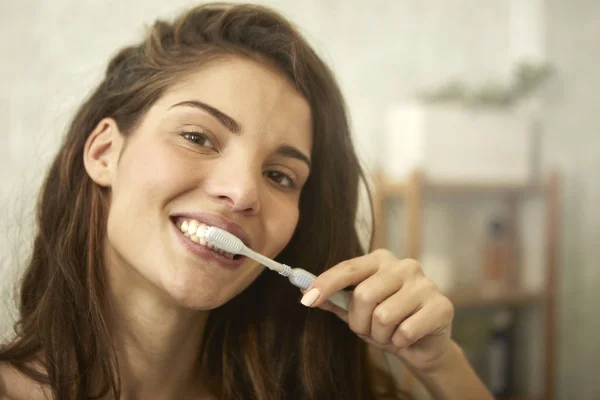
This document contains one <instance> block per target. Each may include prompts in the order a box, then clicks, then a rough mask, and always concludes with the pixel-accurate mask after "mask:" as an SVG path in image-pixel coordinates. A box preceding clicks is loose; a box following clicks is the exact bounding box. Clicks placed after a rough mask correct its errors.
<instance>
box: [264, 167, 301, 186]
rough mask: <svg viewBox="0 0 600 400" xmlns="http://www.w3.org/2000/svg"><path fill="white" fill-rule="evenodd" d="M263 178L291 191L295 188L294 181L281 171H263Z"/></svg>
mask: <svg viewBox="0 0 600 400" xmlns="http://www.w3.org/2000/svg"><path fill="white" fill-rule="evenodd" d="M264 176H266V177H267V178H269V179H270V180H272V181H273V182H275V183H276V184H277V185H279V186H281V187H283V188H285V189H293V188H295V187H296V184H295V183H294V180H293V179H292V178H291V177H290V176H289V175H288V174H286V173H285V172H281V171H265V172H264Z"/></svg>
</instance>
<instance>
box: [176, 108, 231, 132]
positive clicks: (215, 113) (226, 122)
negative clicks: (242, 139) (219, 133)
mask: <svg viewBox="0 0 600 400" xmlns="http://www.w3.org/2000/svg"><path fill="white" fill-rule="evenodd" d="M174 107H193V108H197V109H200V110H203V111H206V112H207V113H209V114H210V115H211V116H212V117H214V118H215V119H216V120H217V121H219V122H220V123H221V125H223V126H224V127H225V128H227V130H228V131H230V132H231V133H235V134H239V133H240V132H241V131H242V125H241V124H240V123H239V122H237V121H236V120H235V119H233V118H231V117H230V116H229V115H227V114H225V113H224V112H222V111H219V110H217V109H216V108H214V107H212V106H209V105H208V104H206V103H203V102H201V101H198V100H187V101H182V102H181V103H177V104H174V105H172V106H171V107H169V110H170V109H171V108H174Z"/></svg>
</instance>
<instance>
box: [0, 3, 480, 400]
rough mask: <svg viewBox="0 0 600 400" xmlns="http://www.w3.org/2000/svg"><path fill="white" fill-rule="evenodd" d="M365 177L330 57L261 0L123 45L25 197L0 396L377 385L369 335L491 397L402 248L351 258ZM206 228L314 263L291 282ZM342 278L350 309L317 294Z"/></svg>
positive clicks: (357, 395)
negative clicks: (23, 259)
mask: <svg viewBox="0 0 600 400" xmlns="http://www.w3.org/2000/svg"><path fill="white" fill-rule="evenodd" d="M363 178H364V177H363V174H362V172H361V170H360V167H359V163H358V161H357V158H356V155H355V152H354V149H353V147H352V144H351V140H350V133H349V128H348V123H347V117H346V113H345V109H344V101H343V99H342V96H341V94H340V91H339V89H338V86H337V84H336V82H335V80H334V78H333V76H332V74H331V72H330V70H329V69H328V68H327V67H326V65H325V64H324V63H323V62H322V61H321V60H320V59H319V58H318V57H317V56H316V54H315V53H314V51H313V50H312V49H311V48H310V47H309V46H308V45H307V43H306V42H305V41H304V40H303V39H302V37H301V36H300V35H299V34H298V33H297V32H296V30H295V29H294V28H293V27H292V26H291V25H290V23H289V22H287V21H286V20H284V19H283V18H282V17H281V16H279V15H277V14H276V13H274V12H272V11H270V10H267V9H265V8H262V7H257V6H248V5H235V6H233V5H231V6H230V5H212V4H211V5H204V6H200V7H197V8H195V9H192V10H191V11H189V12H187V13H185V14H183V15H181V16H180V17H179V18H177V19H176V20H175V21H174V22H173V23H167V22H163V21H158V22H156V23H155V24H154V26H153V27H152V29H151V30H150V32H149V33H148V35H147V37H146V38H145V39H144V40H143V41H142V42H141V43H139V44H138V45H135V46H131V47H127V48H124V49H122V50H121V51H120V52H119V53H118V54H117V55H116V56H115V57H114V58H113V59H112V60H111V61H110V63H109V65H108V67H107V70H106V75H105V78H104V80H103V81H102V82H101V83H100V85H99V86H98V87H97V89H96V90H95V91H94V93H93V94H92V95H91V97H90V98H89V99H88V100H87V101H86V102H85V103H84V104H83V105H82V106H81V108H80V109H79V111H78V113H77V114H76V116H75V118H74V120H73V122H72V124H71V126H70V129H69V131H68V133H67V136H66V137H65V140H64V142H63V144H62V146H61V148H60V150H59V152H58V155H57V156H56V159H55V160H54V163H53V164H52V166H51V168H50V171H49V173H48V175H47V177H46V180H45V184H44V187H43V190H42V192H41V195H40V199H39V204H38V210H37V223H38V230H37V232H36V236H35V243H34V248H33V253H32V255H31V259H30V262H29V265H28V267H27V270H26V272H25V276H24V279H23V282H22V286H21V291H20V321H19V322H18V324H17V326H16V335H15V337H14V340H12V341H11V342H10V343H7V344H5V345H4V347H2V348H1V349H0V362H1V363H2V364H1V366H0V377H1V378H0V382H2V384H0V393H2V397H3V398H8V399H44V398H48V399H49V398H53V399H61V400H63V399H86V398H111V399H112V398H120V399H268V400H271V399H273V400H275V399H314V400H317V399H318V400H322V399H345V400H347V399H379V398H406V396H405V395H404V394H403V393H402V392H401V391H398V390H396V389H395V387H394V385H393V383H392V381H391V379H390V375H389V372H386V371H383V370H381V369H380V368H379V367H378V366H382V365H384V364H383V363H382V362H381V360H382V352H388V353H390V354H391V355H393V356H395V357H398V358H400V359H401V360H402V361H403V362H404V363H405V364H406V365H407V366H408V367H409V368H411V369H412V370H413V371H414V372H415V374H416V375H417V376H418V377H419V378H420V379H422V381H423V383H424V384H425V385H426V387H427V388H428V389H429V390H430V392H431V393H432V395H433V397H434V398H436V399H457V398H460V399H463V400H464V399H477V400H483V399H489V398H491V396H490V394H489V393H488V391H487V390H486V389H485V387H484V386H483V385H482V383H481V382H480V381H479V379H478V378H477V376H476V375H475V374H474V372H473V371H472V369H471V368H470V366H469V364H468V362H467V361H466V359H465V357H464V356H463V354H462V352H461V350H460V349H459V348H458V346H457V345H456V344H455V343H454V342H453V341H452V340H451V336H450V332H451V323H452V317H453V308H452V305H451V303H450V301H449V300H448V299H447V298H446V297H444V296H443V295H442V294H441V293H440V292H439V290H438V289H437V288H436V286H435V285H434V284H433V283H432V282H431V281H430V280H429V279H427V278H426V277H425V276H424V274H423V272H422V270H421V268H420V266H419V264H418V263H417V262H416V261H413V260H398V259H396V258H395V257H394V256H393V255H392V254H391V253H390V252H388V251H385V250H376V251H373V252H371V253H368V254H365V252H364V251H363V249H362V248H361V245H360V242H359V238H358V234H357V231H356V228H355V217H356V213H357V203H358V189H359V184H360V181H361V179H363ZM206 226H218V227H221V228H223V229H226V230H228V231H229V232H231V233H233V234H235V235H236V236H238V237H239V238H241V239H242V240H244V241H245V242H246V244H248V245H249V246H250V247H251V248H253V249H254V250H256V251H258V252H260V253H262V254H264V255H266V256H269V257H273V258H275V257H276V258H277V259H278V260H279V261H281V262H283V263H286V264H288V265H291V266H293V267H302V268H304V269H307V270H310V271H312V272H313V273H314V274H315V275H318V278H317V279H316V280H315V282H314V284H313V286H312V288H311V289H310V290H308V291H306V293H305V294H304V296H303V297H302V299H301V302H299V301H298V299H299V296H300V295H301V293H299V292H298V291H297V289H295V288H294V287H293V286H292V285H290V284H289V283H288V282H287V280H286V279H285V278H282V277H280V276H279V275H277V274H276V273H273V272H271V271H265V269H264V268H263V267H262V266H260V265H258V264H257V263H255V262H253V261H251V260H249V259H246V258H243V257H233V258H232V257H231V255H229V254H222V253H220V252H216V251H214V250H212V249H210V248H209V247H207V246H206V242H205V239H204V232H205V229H206ZM345 288H346V289H347V288H351V289H353V292H352V293H353V294H352V300H351V304H350V308H349V310H348V311H347V312H346V311H343V310H341V309H339V308H336V307H335V306H333V305H331V304H330V303H329V302H328V301H327V300H326V299H327V298H328V297H329V296H330V295H331V294H333V293H334V292H336V291H339V290H342V289H345Z"/></svg>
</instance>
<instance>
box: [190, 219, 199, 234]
mask: <svg viewBox="0 0 600 400" xmlns="http://www.w3.org/2000/svg"><path fill="white" fill-rule="evenodd" d="M198 225H199V222H198V221H196V220H194V219H193V220H191V221H190V223H189V225H188V229H187V231H188V232H189V234H190V235H195V234H196V231H197V230H198Z"/></svg>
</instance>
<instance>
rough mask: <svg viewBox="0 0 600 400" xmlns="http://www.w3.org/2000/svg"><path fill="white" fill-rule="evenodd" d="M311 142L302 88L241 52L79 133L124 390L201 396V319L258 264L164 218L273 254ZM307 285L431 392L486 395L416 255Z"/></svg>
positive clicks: (319, 302)
mask: <svg viewBox="0 0 600 400" xmlns="http://www.w3.org/2000/svg"><path fill="white" fill-rule="evenodd" d="M189 101H200V102H202V103H204V104H208V105H210V106H211V107H213V108H215V109H217V110H219V111H220V112H222V113H224V114H226V115H228V116H229V117H231V118H232V119H234V120H235V121H237V123H238V124H239V125H240V129H239V132H236V133H232V132H231V131H230V130H231V129H229V128H231V126H229V128H227V127H226V126H225V125H227V124H225V125H224V124H223V123H222V121H220V120H219V119H218V118H215V117H214V116H213V115H211V113H209V112H206V111H203V110H201V109H198V108H197V107H191V106H185V105H184V106H175V107H174V105H176V104H179V103H181V102H189ZM233 130H234V131H235V129H233ZM281 146H288V148H289V147H292V148H294V149H295V151H296V153H294V154H295V156H291V155H290V152H289V151H287V152H284V153H285V154H282V152H281V151H279V150H280V149H281ZM311 146H312V131H311V115H310V108H309V106H308V104H307V102H306V101H305V99H304V98H303V97H302V96H301V95H300V94H299V93H298V92H297V91H296V90H295V89H294V88H293V86H292V85H290V83H289V82H288V81H287V80H286V79H285V78H284V77H283V76H282V75H281V74H280V73H278V72H277V71H275V70H273V69H271V68H268V67H266V66H265V65H262V64H259V63H257V62H255V61H250V60H247V59H242V58H230V59H228V60H225V61H220V62H219V63H213V64H209V65H206V66H204V67H202V69H200V70H198V71H197V72H195V73H193V74H191V75H190V76H189V77H188V78H187V79H186V80H185V81H182V82H180V83H179V84H178V85H176V86H175V87H173V88H171V89H170V90H169V91H168V92H167V93H166V94H165V95H164V96H163V97H162V98H161V99H159V100H158V102H157V103H156V104H155V105H154V106H153V107H152V108H151V109H150V110H149V111H148V113H147V114H146V115H145V116H144V118H143V120H142V122H141V124H140V125H139V126H138V127H137V128H136V129H135V131H134V132H132V134H131V135H130V136H129V137H128V138H127V139H125V137H124V136H123V135H122V132H120V131H119V127H118V126H117V124H116V123H115V121H113V120H111V119H105V120H103V121H101V122H100V123H99V124H98V126H97V127H96V129H95V130H94V131H93V132H92V133H91V135H90V137H89V140H88V142H87V145H86V148H85V156H84V161H85V166H86V169H87V171H88V174H89V175H90V177H91V178H92V179H93V180H94V181H95V182H96V183H97V184H99V185H101V186H105V187H109V188H110V189H111V198H110V211H109V217H108V225H107V237H106V246H105V249H104V253H105V256H106V260H107V265H106V268H107V273H108V279H109V287H110V294H111V296H112V299H113V300H114V307H113V310H112V313H111V314H110V317H111V324H112V325H111V331H113V332H114V334H115V341H116V344H117V352H118V356H119V363H120V366H121V368H122V371H121V383H122V388H123V396H122V398H123V399H125V400H126V399H135V398H153V399H173V398H178V399H192V398H194V399H199V398H200V399H205V398H208V397H207V395H206V393H205V391H204V389H203V385H202V377H201V376H199V374H198V372H197V365H196V357H195V355H196V354H198V349H199V347H200V345H201V341H202V333H203V331H204V324H205V322H206V317H207V316H208V313H209V312H210V310H211V309H214V308H216V307H218V306H220V305H222V304H224V303H226V302H227V301H229V300H231V299H232V298H233V297H234V296H236V295H237V294H238V293H240V292H241V291H243V290H244V289H245V288H246V287H247V286H248V285H249V284H250V283H251V282H252V281H253V280H254V279H256V277H257V276H258V275H259V274H260V273H261V272H262V270H263V269H262V267H260V266H259V265H257V264H255V263H253V262H252V261H250V260H246V261H244V264H243V265H242V266H241V267H240V268H237V269H235V270H232V269H228V268H224V267H223V266H222V265H220V264H219V262H217V261H215V260H212V259H207V258H203V257H200V256H198V255H196V254H192V253H191V252H190V251H188V250H187V249H186V248H185V247H184V246H183V245H182V244H181V243H180V241H179V239H178V237H177V231H176V228H175V227H174V223H173V219H172V216H173V215H175V214H178V213H186V212H204V213H211V214H213V215H219V216H221V217H223V218H226V219H227V220H229V221H232V222H235V223H237V224H239V225H240V226H241V227H242V228H243V229H244V231H245V232H246V233H247V234H248V237H249V238H250V240H251V243H252V248H253V249H255V250H257V251H258V252H260V253H262V254H265V255H267V256H270V257H274V256H275V255H276V254H278V253H279V252H280V251H281V250H282V249H283V248H284V247H285V245H286V244H287V243H288V241H289V240H290V238H291V236H292V234H293V232H294V229H295V227H296V224H297V221H298V201H299V197H300V192H301V189H302V186H303V184H304V183H305V181H306V179H307V177H308V175H309V167H308V166H307V164H306V163H305V162H304V161H302V160H301V159H300V158H299V157H298V154H304V155H310V153H311ZM348 285H357V287H356V290H355V291H354V293H353V295H352V302H351V306H350V309H349V311H348V312H344V311H342V310H340V309H337V308H336V307H335V306H332V305H331V304H329V303H328V302H326V301H325V299H326V298H327V297H329V295H331V294H332V293H334V292H336V291H338V290H341V289H343V288H344V287H346V286H348ZM313 288H314V289H316V290H317V291H318V292H317V298H316V300H315V301H314V302H313V303H312V304H310V306H311V307H320V308H322V309H324V310H327V311H329V312H334V313H336V314H337V315H338V316H339V317H340V318H342V319H343V320H344V321H347V322H348V324H349V326H350V328H351V329H352V330H353V331H354V332H356V334H357V335H359V336H360V337H362V338H363V339H364V340H365V341H367V342H368V343H370V344H371V348H372V349H373V350H375V352H374V353H373V354H376V355H377V354H379V355H381V350H383V351H386V352H389V353H391V354H393V355H394V356H396V357H399V358H401V359H402V360H403V361H404V362H406V363H407V364H408V365H409V366H410V367H411V368H412V369H413V370H414V371H416V373H417V375H418V376H419V377H420V378H421V379H422V380H423V382H424V383H425V384H426V386H427V387H428V388H429V389H430V390H431V392H432V393H433V394H434V396H435V398H436V399H451V398H461V399H467V397H464V396H465V393H473V395H474V396H476V397H473V398H477V399H479V400H482V399H486V398H491V396H489V394H488V393H487V391H486V390H485V388H483V386H482V385H481V383H480V381H479V380H478V379H477V377H476V376H475V375H474V373H472V370H471V369H470V367H469V366H468V363H466V360H465V359H464V357H463V356H462V353H461V352H460V349H458V347H457V346H456V345H455V344H454V343H453V342H452V341H451V339H450V331H451V328H450V327H451V322H452V317H453V309H452V304H451V303H450V301H449V300H448V299H447V298H446V297H444V296H443V295H442V294H441V293H440V291H439V290H438V289H437V287H436V286H435V285H434V284H433V283H432V282H431V281H430V280H429V279H427V278H426V277H425V276H424V275H423V272H422V269H421V267H420V266H419V264H418V263H417V262H415V261H412V260H398V259H396V258H395V257H394V256H393V255H392V254H391V253H389V252H387V251H376V252H373V253H371V254H368V255H365V256H363V257H359V258H356V259H353V260H348V261H346V262H344V263H341V264H339V265H336V266H334V267H332V268H331V269H329V270H328V271H326V272H325V273H323V274H322V275H321V276H319V277H318V278H317V279H316V280H315V282H314V284H313ZM313 293H314V292H313ZM313 297H314V296H313ZM11 374H12V375H11ZM0 376H2V377H4V381H5V382H8V385H10V386H8V385H6V383H5V385H6V387H5V388H4V389H3V390H4V392H5V393H7V394H5V395H4V398H16V399H25V398H35V399H38V398H44V397H43V393H42V392H41V391H40V389H38V388H33V387H32V386H31V385H30V384H29V383H28V382H26V381H25V380H24V378H22V377H18V376H17V375H16V373H15V372H14V371H12V370H10V369H9V368H6V367H2V366H0ZM453 382H459V383H458V385H459V387H457V384H455V383H453ZM446 386H447V388H446ZM36 390H37V391H36ZM46 393H47V392H46ZM0 395H1V392H0ZM477 396H478V397H477ZM0 397H1V396H0Z"/></svg>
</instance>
